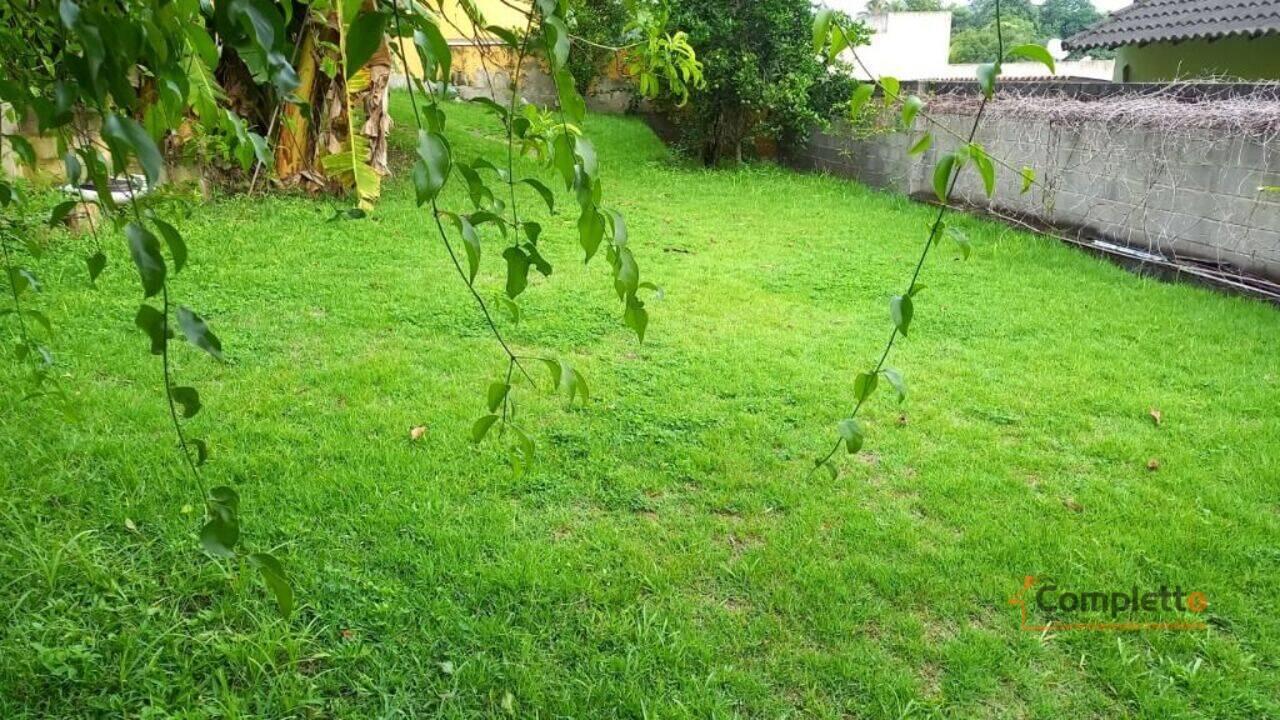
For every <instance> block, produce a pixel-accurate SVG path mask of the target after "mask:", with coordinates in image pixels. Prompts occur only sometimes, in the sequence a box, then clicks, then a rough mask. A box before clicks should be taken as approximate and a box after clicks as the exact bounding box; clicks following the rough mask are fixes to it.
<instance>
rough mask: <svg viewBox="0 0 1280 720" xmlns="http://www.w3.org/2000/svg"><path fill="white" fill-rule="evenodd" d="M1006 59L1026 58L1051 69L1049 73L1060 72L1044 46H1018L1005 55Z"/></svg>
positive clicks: (1031, 44) (1032, 44) (1030, 44)
mask: <svg viewBox="0 0 1280 720" xmlns="http://www.w3.org/2000/svg"><path fill="white" fill-rule="evenodd" d="M1005 57H1006V58H1017V57H1020V58H1026V59H1027V60H1030V61H1032V62H1038V63H1040V64H1041V65H1044V66H1045V67H1047V68H1049V72H1051V73H1054V74H1055V75H1056V74H1057V72H1058V70H1057V68H1056V67H1054V64H1053V56H1052V55H1050V54H1049V50H1048V49H1047V48H1046V47H1045V46H1043V45H1037V44H1035V43H1027V44H1025V45H1017V46H1015V47H1013V48H1011V49H1010V50H1009V52H1007V53H1005Z"/></svg>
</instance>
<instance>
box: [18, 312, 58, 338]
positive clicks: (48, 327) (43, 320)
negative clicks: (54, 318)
mask: <svg viewBox="0 0 1280 720" xmlns="http://www.w3.org/2000/svg"><path fill="white" fill-rule="evenodd" d="M22 314H23V315H25V316H27V317H29V318H31V319H32V320H35V321H36V322H37V323H39V324H40V325H41V326H42V327H43V328H44V331H45V332H47V333H53V323H51V322H49V317H48V316H47V315H45V314H44V313H42V312H40V311H39V310H23V311H22Z"/></svg>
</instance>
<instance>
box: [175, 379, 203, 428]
mask: <svg viewBox="0 0 1280 720" xmlns="http://www.w3.org/2000/svg"><path fill="white" fill-rule="evenodd" d="M169 392H170V393H172V395H173V401H174V402H176V403H178V404H179V405H181V406H182V417H184V418H187V419H188V420H189V419H191V418H193V417H195V416H196V413H198V412H200V408H201V405H200V393H198V392H196V389H195V388H193V387H189V386H186V385H184V386H182V387H176V388H172V389H171V390H170V391H169Z"/></svg>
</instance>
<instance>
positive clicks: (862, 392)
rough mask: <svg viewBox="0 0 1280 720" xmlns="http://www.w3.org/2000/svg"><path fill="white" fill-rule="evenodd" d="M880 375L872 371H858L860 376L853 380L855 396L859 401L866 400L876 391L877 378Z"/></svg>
mask: <svg viewBox="0 0 1280 720" xmlns="http://www.w3.org/2000/svg"><path fill="white" fill-rule="evenodd" d="M877 378H878V376H877V375H874V374H872V373H865V372H864V373H858V377H856V378H854V380H853V398H854V400H856V401H858V402H859V403H862V402H866V400H867V398H869V397H871V393H873V392H875V389H876V380H877Z"/></svg>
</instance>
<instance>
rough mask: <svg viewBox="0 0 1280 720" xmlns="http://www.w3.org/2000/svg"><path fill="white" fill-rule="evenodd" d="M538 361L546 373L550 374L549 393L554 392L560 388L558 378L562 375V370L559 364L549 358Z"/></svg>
mask: <svg viewBox="0 0 1280 720" xmlns="http://www.w3.org/2000/svg"><path fill="white" fill-rule="evenodd" d="M540 359H541V360H542V364H543V365H546V366H547V371H548V372H550V373H551V391H552V392H555V391H556V389H557V388H559V387H560V378H561V377H562V376H563V374H564V369H563V368H562V367H561V366H560V363H558V362H556V361H555V360H551V359H550V358H540Z"/></svg>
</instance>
